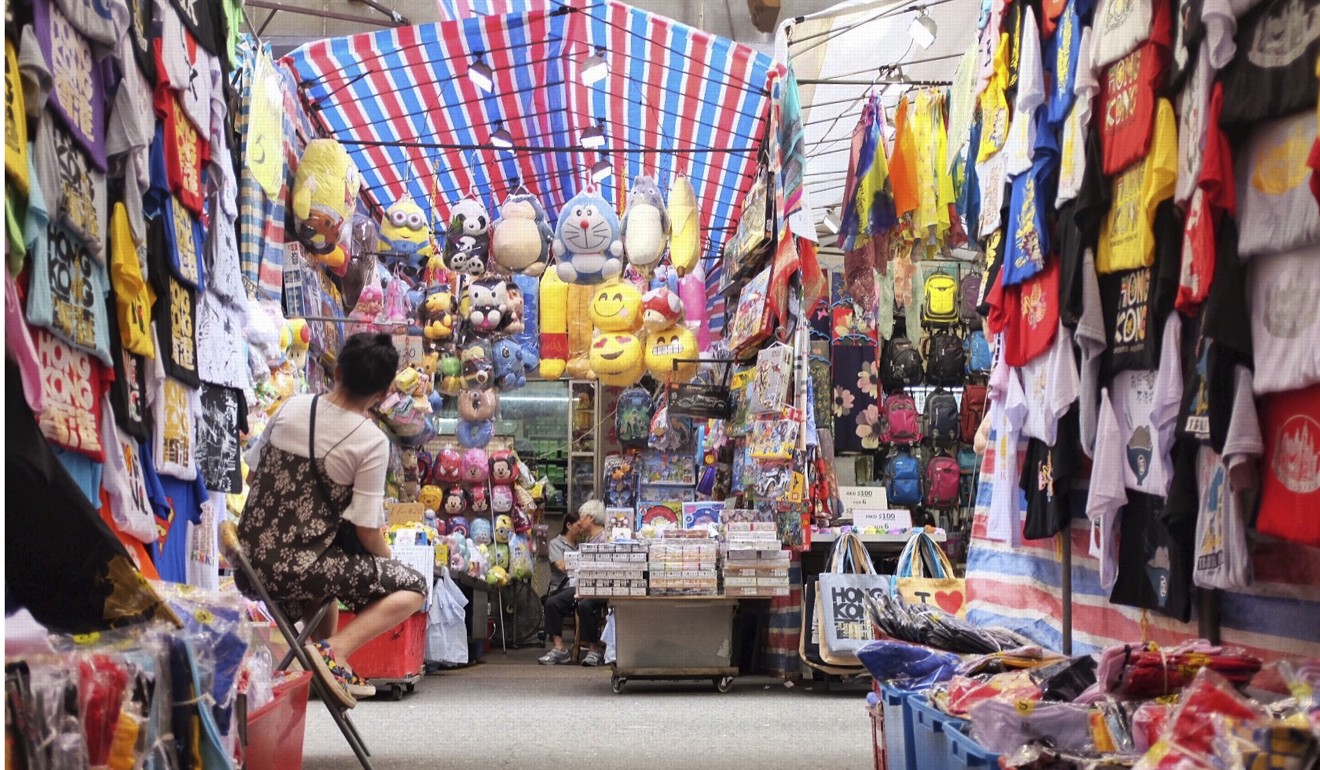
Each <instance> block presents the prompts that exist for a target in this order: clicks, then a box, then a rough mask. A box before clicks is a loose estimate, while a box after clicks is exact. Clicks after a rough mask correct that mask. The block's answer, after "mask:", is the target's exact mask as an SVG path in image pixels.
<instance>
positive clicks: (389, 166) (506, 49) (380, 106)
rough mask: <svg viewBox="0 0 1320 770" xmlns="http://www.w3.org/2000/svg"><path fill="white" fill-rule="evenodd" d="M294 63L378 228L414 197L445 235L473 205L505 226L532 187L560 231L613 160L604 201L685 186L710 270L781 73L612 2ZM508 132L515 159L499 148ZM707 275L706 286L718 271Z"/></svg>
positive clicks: (367, 41) (580, 0) (489, 19)
mask: <svg viewBox="0 0 1320 770" xmlns="http://www.w3.org/2000/svg"><path fill="white" fill-rule="evenodd" d="M598 50H599V51H603V55H604V58H605V59H606V61H607V62H608V67H609V71H608V75H607V76H606V78H605V79H604V80H602V81H600V82H598V83H595V84H593V85H584V84H583V83H582V81H581V78H580V77H579V72H578V70H579V66H580V62H582V61H583V60H584V59H586V58H587V57H588V56H590V55H592V54H593V53H597V52H598ZM478 57H480V61H482V62H484V63H485V64H486V65H488V66H489V67H490V68H491V70H492V71H493V73H494V89H493V90H492V91H491V92H490V93H484V92H482V91H481V90H479V89H478V88H477V86H476V85H475V84H474V83H473V82H472V80H471V79H470V78H469V76H468V69H469V67H470V66H471V65H472V63H473V62H474V61H476V60H477V59H478ZM290 58H291V59H292V62H293V65H294V67H295V69H296V71H297V72H298V74H299V77H300V79H301V81H302V94H303V99H304V101H305V102H306V103H307V105H308V108H309V111H310V112H311V114H312V115H313V119H314V120H316V121H317V122H318V124H319V127H320V128H321V130H323V131H324V132H325V133H326V134H327V135H329V136H332V137H334V138H336V139H338V140H340V141H341V142H343V143H344V144H345V146H346V147H347V149H348V151H349V153H350V154H351V155H352V156H353V159H354V160H355V162H356V163H357V166H358V168H359V169H360V170H361V171H362V174H363V179H364V195H365V199H366V201H367V202H368V204H369V205H371V206H372V207H374V208H375V209H376V210H377V213H378V212H379V210H380V209H381V208H383V207H388V206H389V205H390V204H391V203H392V202H394V201H395V200H397V199H399V198H400V197H402V196H403V195H405V194H407V195H410V196H411V197H412V198H413V199H414V200H416V201H418V202H419V203H422V202H423V201H429V202H430V205H431V207H432V209H433V214H434V217H435V220H436V221H437V222H442V221H445V220H447V219H448V212H449V209H450V207H451V206H452V205H453V204H454V203H457V202H458V201H459V200H461V199H462V198H463V197H465V196H468V195H474V196H477V197H479V198H481V199H482V201H483V202H485V204H486V205H487V207H488V208H490V209H491V211H492V212H494V210H495V208H496V207H497V206H498V205H499V203H500V202H502V201H503V200H504V198H505V196H506V195H508V194H509V193H510V192H513V191H515V190H517V189H518V188H519V187H520V186H521V187H524V188H526V190H527V191H529V192H531V193H533V194H536V195H537V196H539V197H540V199H541V201H542V203H543V205H544V206H545V208H546V211H547V212H549V214H550V216H551V217H552V218H553V217H555V216H556V214H557V213H558V211H559V209H560V207H561V206H562V205H563V203H564V202H565V201H566V200H568V199H569V198H571V197H572V196H573V195H574V194H576V192H577V191H578V190H579V189H581V188H582V187H583V186H584V185H585V184H587V183H588V182H589V181H590V172H589V169H590V168H591V167H592V165H593V164H595V163H596V162H597V161H599V160H605V161H607V162H608V163H610V164H611V166H612V168H613V176H612V177H610V178H608V179H606V180H605V181H604V182H603V183H602V185H601V187H602V191H603V193H604V196H605V198H606V199H607V200H610V201H613V202H614V203H615V204H616V205H617V206H618V208H619V210H620V211H622V208H623V203H624V198H625V197H626V193H627V189H628V187H629V185H630V183H631V180H632V178H633V177H634V176H635V175H637V174H639V173H643V172H644V173H649V174H653V175H657V177H658V179H659V182H660V186H661V188H662V189H668V187H669V183H670V181H671V180H672V179H673V177H674V175H675V174H686V175H687V176H688V177H689V178H690V179H691V180H692V183H693V186H694V187H695V189H696V191H697V196H698V200H699V202H700V211H701V225H702V228H703V232H704V234H705V236H706V239H707V240H706V248H705V255H706V256H707V257H708V258H713V257H715V256H717V255H718V254H719V250H720V247H721V245H722V243H723V241H724V239H725V237H726V236H727V235H728V234H729V233H730V232H731V231H732V227H733V222H734V217H735V216H736V215H737V213H738V207H739V206H740V204H741V198H742V193H743V192H744V191H745V190H746V189H747V188H748V187H749V186H750V178H751V174H752V172H753V170H754V169H755V164H756V160H757V151H758V149H759V147H760V145H761V138H762V135H763V133H764V131H765V120H766V115H767V100H768V91H767V88H766V78H767V73H768V71H769V68H770V63H771V62H770V59H769V57H767V56H765V55H763V54H760V53H758V52H756V51H755V50H754V49H752V48H750V47H748V46H745V45H741V44H739V43H736V42H733V41H731V40H727V39H724V38H720V37H716V36H713V35H710V34H707V33H705V32H702V31H699V30H696V29H693V28H691V27H688V26H686V25H684V24H680V23H678V22H675V21H672V20H670V19H666V18H664V17H661V16H657V15H655V14H652V13H648V12H645V11H642V10H639V9H636V8H633V7H631V6H628V5H625V4H623V3H619V2H611V1H610V0H573V2H572V3H570V4H567V5H556V6H555V7H554V8H553V9H551V8H548V7H539V8H537V7H532V8H530V9H527V10H526V11H525V12H522V13H512V14H506V15H490V16H473V17H469V18H457V19H454V20H451V21H442V22H439V23H435V24H424V25H419V26H412V27H400V28H396V29H390V30H385V31H381V32H372V33H366V34H360V35H354V36H351V37H344V38H336V39H330V40H323V41H318V42H316V43H312V44H309V45H306V46H303V47H302V48H300V49H298V50H296V51H294V52H293V53H292V54H291V55H290ZM501 125H502V126H503V128H504V129H505V130H507V131H508V132H509V134H510V135H511V136H512V140H513V145H514V148H515V149H514V150H512V151H510V150H501V149H495V148H492V147H489V144H490V137H491V135H492V133H494V132H495V131H496V130H497V128H498V127H499V126H501ZM596 125H599V126H601V127H603V129H604V132H605V146H604V147H603V148H601V150H599V151H596V150H584V149H583V148H582V147H581V145H580V136H581V134H582V132H583V131H584V130H585V129H587V128H589V127H591V126H596ZM473 145H478V146H481V147H478V148H476V149H472V148H471V146H473ZM422 206H423V208H424V209H425V208H427V204H426V203H422ZM706 265H707V270H706V272H707V277H708V279H709V278H712V277H713V275H712V274H713V273H715V272H718V271H717V269H715V268H716V265H717V263H716V262H713V261H708V262H707V263H706Z"/></svg>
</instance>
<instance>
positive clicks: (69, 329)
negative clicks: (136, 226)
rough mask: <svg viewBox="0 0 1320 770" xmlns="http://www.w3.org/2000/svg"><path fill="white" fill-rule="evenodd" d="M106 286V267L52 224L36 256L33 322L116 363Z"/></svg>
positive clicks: (31, 297)
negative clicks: (111, 356)
mask: <svg viewBox="0 0 1320 770" xmlns="http://www.w3.org/2000/svg"><path fill="white" fill-rule="evenodd" d="M106 290H107V289H106V276H105V266H104V265H102V264H101V263H99V262H97V261H96V260H94V259H92V258H91V257H89V256H88V255H87V252H86V250H84V249H83V248H82V245H81V244H80V243H79V242H78V241H76V240H75V239H74V238H73V237H71V236H70V235H69V233H68V232H67V231H66V230H65V229H64V228H63V227H62V226H60V225H58V224H56V223H54V222H51V223H50V224H49V225H48V226H47V240H46V243H45V247H44V248H40V249H36V250H34V251H33V254H32V270H31V280H30V285H29V288H28V321H30V322H31V323H33V324H36V325H37V326H43V327H45V328H47V329H49V330H50V331H52V332H54V333H55V334H56V335H58V336H59V337H61V338H62V339H64V340H65V341H66V342H68V343H69V344H71V345H74V346H76V347H77V348H79V349H81V350H84V351H86V352H88V353H91V354H92V355H94V356H96V357H97V358H98V359H100V360H101V362H102V363H105V364H111V363H112V361H111V358H110V328H109V324H108V322H107V319H106V315H107V313H106V306H105V296H106Z"/></svg>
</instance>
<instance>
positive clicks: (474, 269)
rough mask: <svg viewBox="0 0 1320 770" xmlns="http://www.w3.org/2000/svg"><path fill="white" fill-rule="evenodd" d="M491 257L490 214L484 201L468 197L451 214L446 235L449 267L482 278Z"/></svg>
mask: <svg viewBox="0 0 1320 770" xmlns="http://www.w3.org/2000/svg"><path fill="white" fill-rule="evenodd" d="M489 256H490V214H489V213H488V212H487V211H486V207H485V206H483V205H482V204H481V201H479V200H475V199H473V198H465V199H464V200H461V201H459V202H458V205H456V206H454V208H453V209H452V210H451V211H450V213H449V230H448V231H447V233H446V237H445V267H447V268H449V269H450V270H452V271H454V272H455V273H465V274H467V275H470V276H473V277H479V276H481V275H483V274H484V273H485V272H486V263H487V259H488V258H489Z"/></svg>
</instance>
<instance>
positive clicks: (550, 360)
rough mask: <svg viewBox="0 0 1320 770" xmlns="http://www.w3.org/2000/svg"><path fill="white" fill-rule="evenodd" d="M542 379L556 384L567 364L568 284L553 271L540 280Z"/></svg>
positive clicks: (548, 271)
mask: <svg viewBox="0 0 1320 770" xmlns="http://www.w3.org/2000/svg"><path fill="white" fill-rule="evenodd" d="M540 304H541V314H540V315H541V370H540V371H541V379H543V380H557V379H559V378H560V377H562V376H563V375H564V367H565V366H566V365H567V364H568V284H566V283H564V282H563V281H562V280H560V278H559V273H558V272H557V271H555V270H547V271H546V272H545V275H543V276H541V297H540Z"/></svg>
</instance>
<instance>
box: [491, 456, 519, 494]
mask: <svg viewBox="0 0 1320 770" xmlns="http://www.w3.org/2000/svg"><path fill="white" fill-rule="evenodd" d="M517 474H518V464H517V462H516V461H515V460H514V455H513V452H510V451H509V450H507V449H502V450H500V451H498V452H491V453H490V483H491V484H503V485H508V484H512V483H513V482H514V481H515V480H516V479H517Z"/></svg>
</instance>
